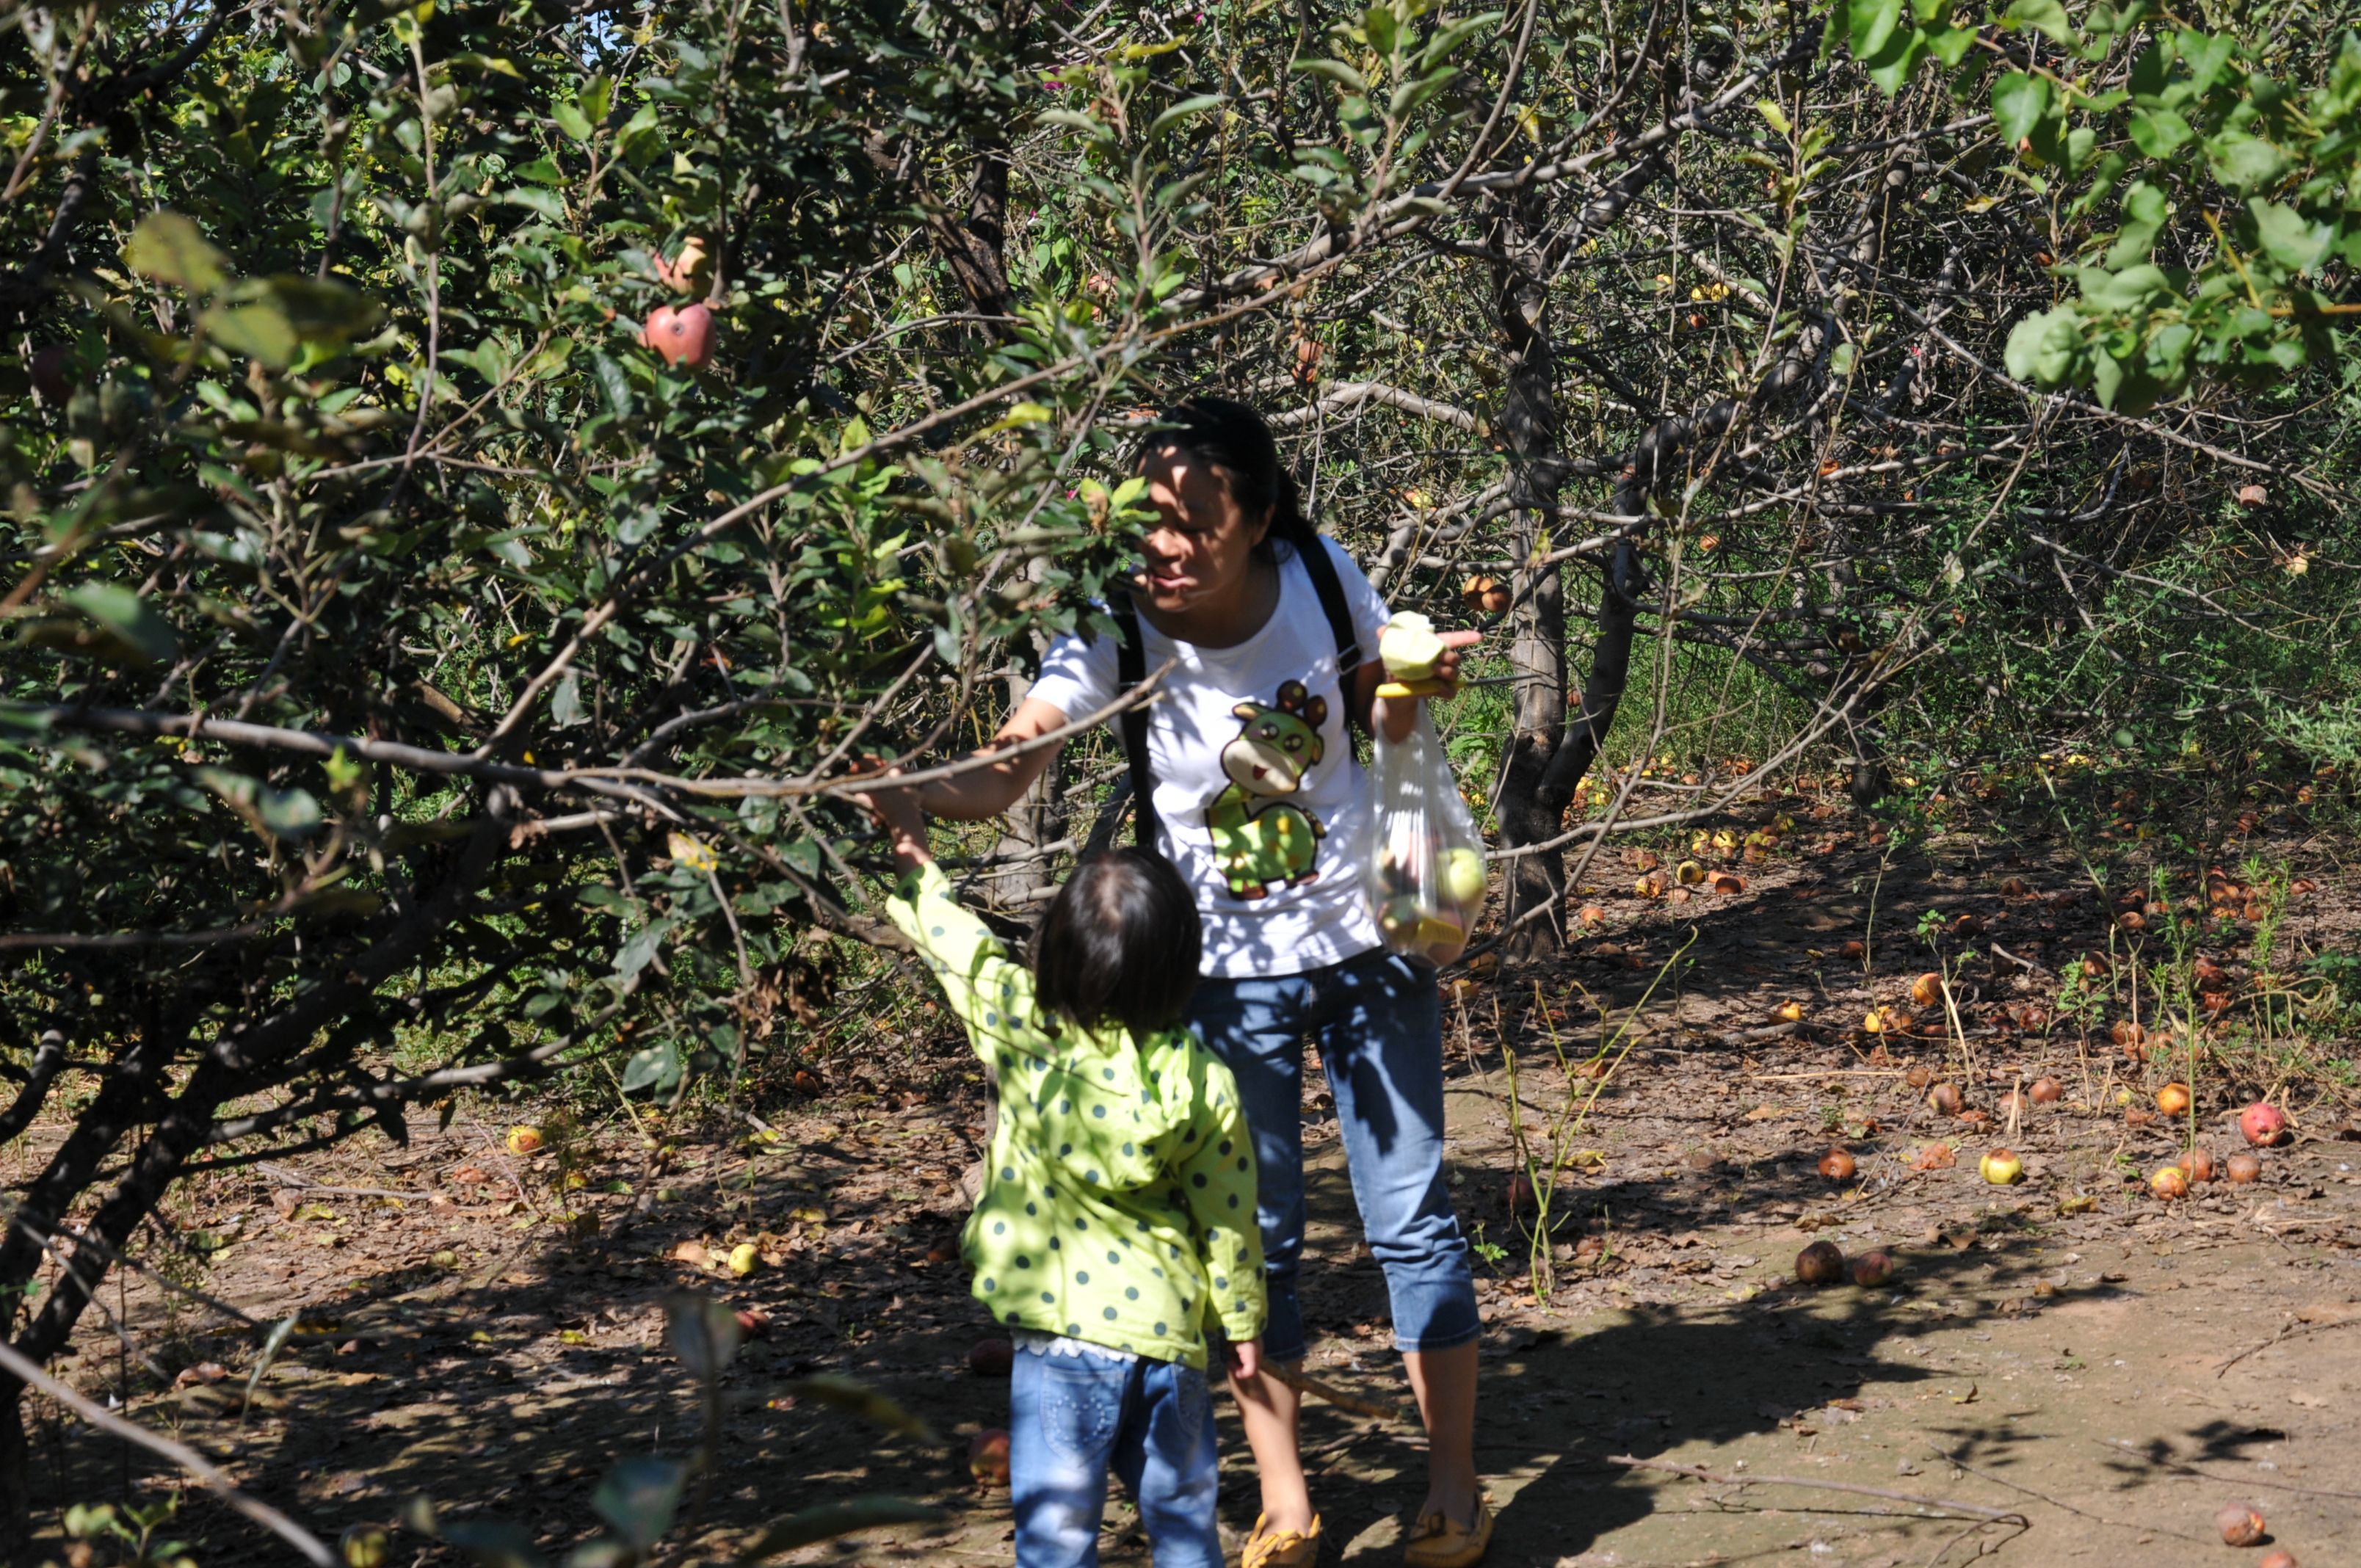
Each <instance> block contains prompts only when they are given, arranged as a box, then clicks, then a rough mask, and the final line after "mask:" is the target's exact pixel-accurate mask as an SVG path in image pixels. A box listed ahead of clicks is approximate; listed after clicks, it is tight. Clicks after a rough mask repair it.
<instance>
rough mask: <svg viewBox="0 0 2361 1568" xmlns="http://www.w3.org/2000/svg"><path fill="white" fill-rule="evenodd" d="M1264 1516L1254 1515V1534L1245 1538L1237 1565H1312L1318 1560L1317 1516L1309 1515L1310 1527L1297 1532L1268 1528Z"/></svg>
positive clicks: (1293, 1567)
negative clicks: (1310, 1516)
mask: <svg viewBox="0 0 2361 1568" xmlns="http://www.w3.org/2000/svg"><path fill="white" fill-rule="evenodd" d="M1266 1519H1267V1516H1265V1515H1262V1514H1257V1515H1255V1527H1254V1533H1253V1534H1252V1535H1250V1536H1248V1537H1246V1551H1245V1552H1242V1553H1240V1554H1239V1557H1238V1568H1312V1564H1313V1563H1317V1562H1319V1561H1320V1516H1319V1515H1318V1514H1313V1515H1312V1528H1311V1529H1310V1530H1305V1531H1302V1532H1301V1533H1298V1532H1297V1531H1295V1530H1268V1529H1266V1528H1265V1526H1266Z"/></svg>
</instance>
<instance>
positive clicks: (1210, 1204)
mask: <svg viewBox="0 0 2361 1568" xmlns="http://www.w3.org/2000/svg"><path fill="white" fill-rule="evenodd" d="M886 910H887V912H888V914H889V915H890V916H892V917H893V919H894V922H895V925H896V926H897V927H900V929H901V930H902V931H903V933H904V934H905V935H906V936H908V937H909V938H911V941H912V944H913V945H914V946H915V947H917V948H918V950H919V953H920V955H921V957H922V958H923V959H925V960H926V963H927V966H928V970H930V971H931V972H933V974H934V975H935V977H936V981H937V983H938V984H939V985H940V986H941V988H942V991H943V994H944V997H945V998H946V1000H947V1001H948V1003H949V1004H950V1011H951V1012H952V1013H953V1014H956V1015H957V1016H958V1017H959V1018H961V1020H962V1021H963V1022H964V1023H965V1024H966V1025H967V1027H968V1031H969V1035H970V1037H971V1040H972V1044H973V1046H974V1047H975V1051H976V1054H977V1056H978V1057H979V1058H982V1059H983V1061H985V1062H987V1063H989V1064H990V1065H991V1066H992V1068H993V1069H994V1073H995V1075H996V1077H997V1080H998V1087H999V1092H1000V1119H999V1127H998V1130H997V1132H996V1133H995V1134H994V1138H993V1146H992V1151H991V1163H990V1165H989V1166H988V1167H987V1170H988V1171H990V1172H991V1173H992V1179H989V1180H987V1181H986V1182H985V1185H984V1191H983V1196H982V1198H981V1199H980V1200H979V1201H978V1203H977V1205H976V1211H975V1214H974V1217H973V1218H972V1219H971V1220H970V1221H969V1223H968V1228H967V1237H966V1251H967V1257H968V1262H969V1264H970V1266H971V1267H972V1269H973V1271H974V1273H973V1279H974V1292H975V1294H976V1295H977V1297H979V1298H984V1299H988V1301H987V1304H988V1306H989V1307H990V1309H991V1310H992V1313H993V1315H994V1318H995V1319H996V1320H997V1321H1004V1322H1006V1323H1008V1324H1009V1325H1011V1326H1013V1327H1019V1328H1032V1329H1038V1330H1041V1331H1042V1332H1048V1333H1063V1334H1067V1335H1069V1336H1071V1337H1074V1338H1079V1339H1088V1340H1090V1341H1092V1342H1093V1343H1099V1344H1105V1345H1110V1346H1113V1347H1115V1348H1116V1349H1120V1350H1128V1351H1133V1352H1136V1353H1137V1354H1143V1355H1149V1356H1155V1357H1158V1358H1159V1359H1167V1360H1177V1361H1181V1362H1184V1363H1186V1364H1188V1365H1192V1366H1200V1367H1202V1366H1203V1365H1205V1336H1206V1331H1207V1330H1209V1329H1212V1328H1214V1327H1218V1328H1219V1329H1220V1330H1221V1332H1223V1333H1224V1335H1226V1336H1227V1337H1228V1338H1230V1339H1233V1340H1243V1339H1248V1338H1252V1337H1253V1336H1255V1335H1256V1334H1258V1333H1259V1332H1261V1331H1262V1320H1263V1300H1262V1249H1261V1244H1260V1240H1259V1237H1258V1234H1257V1227H1256V1225H1255V1222H1254V1201H1253V1199H1254V1192H1255V1178H1254V1161H1253V1158H1252V1157H1251V1155H1250V1153H1248V1152H1246V1151H1250V1150H1251V1148H1252V1145H1251V1143H1250V1142H1249V1141H1248V1135H1247V1130H1246V1124H1245V1119H1244V1117H1243V1115H1242V1113H1240V1112H1239V1110H1238V1109H1237V1091H1236V1088H1235V1084H1234V1082H1233V1080H1232V1079H1231V1077H1230V1073H1229V1069H1226V1068H1224V1066H1222V1064H1221V1063H1220V1062H1219V1061H1218V1060H1217V1059H1215V1058H1213V1056H1212V1055H1211V1053H1209V1052H1208V1051H1206V1050H1205V1048H1204V1047H1203V1046H1202V1045H1201V1044H1200V1043H1199V1042H1198V1041H1197V1040H1196V1039H1195V1037H1194V1036H1191V1035H1189V1034H1187V1033H1185V1032H1182V1031H1174V1032H1172V1033H1170V1034H1167V1035H1163V1036H1157V1037H1155V1038H1153V1039H1150V1040H1147V1041H1142V1042H1135V1041H1134V1040H1133V1039H1131V1038H1130V1037H1129V1036H1127V1035H1124V1034H1122V1033H1120V1032H1099V1033H1093V1032H1090V1031H1082V1030H1076V1029H1073V1028H1071V1027H1070V1026H1068V1025H1063V1024H1061V1023H1059V1022H1056V1021H1054V1020H1049V1019H1047V1018H1044V1017H1042V1016H1041V1015H1040V1011H1039V1009H1038V1007H1037V1006H1036V1005H1035V1004H1034V1000H1033V977H1032V976H1031V975H1030V974H1029V973H1027V971H1026V970H1024V969H1023V968H1022V967H1020V966H1019V965H1017V964H1016V963H1015V962H1014V961H1012V960H1011V959H1009V957H1008V955H1007V952H1006V950H1005V948H1002V946H1001V945H1000V943H999V941H998V939H997V938H994V936H993V935H992V933H991V931H990V930H989V928H987V927H985V926H984V925H983V922H982V921H981V920H979V919H977V918H976V917H975V916H974V915H973V914H972V912H970V911H968V910H967V909H965V908H962V907H961V905H960V904H959V902H958V901H957V900H956V899H955V898H953V897H952V896H951V892H950V883H949V881H948V879H946V878H945V877H944V875H943V874H942V872H940V871H939V869H937V868H935V867H932V866H928V867H925V868H923V869H922V870H921V871H920V872H918V873H917V874H916V875H915V876H914V877H911V878H908V879H906V881H905V883H904V885H903V891H902V893H901V894H900V895H899V896H897V897H895V898H894V899H891V900H888V901H887V903H886ZM1135 1237H1137V1238H1139V1241H1138V1245H1137V1246H1135V1245H1134V1238H1135ZM1077 1238H1079V1244H1080V1245H1074V1246H1068V1245H1065V1243H1066V1242H1067V1241H1068V1240H1075V1239H1077ZM1102 1260H1103V1261H1102ZM1233 1280H1235V1282H1236V1286H1235V1288H1233V1287H1232V1283H1231V1282H1232V1281H1233ZM1012 1284H1013V1287H1014V1288H1012ZM1086 1325H1087V1326H1086Z"/></svg>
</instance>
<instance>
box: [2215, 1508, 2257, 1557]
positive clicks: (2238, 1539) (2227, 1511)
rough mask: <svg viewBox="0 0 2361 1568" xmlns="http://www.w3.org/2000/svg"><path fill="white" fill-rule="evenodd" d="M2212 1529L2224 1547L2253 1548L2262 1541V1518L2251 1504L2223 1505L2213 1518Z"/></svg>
mask: <svg viewBox="0 0 2361 1568" xmlns="http://www.w3.org/2000/svg"><path fill="white" fill-rule="evenodd" d="M2213 1528H2214V1529H2216V1530H2220V1531H2221V1532H2222V1543H2223V1544H2224V1545H2225V1546H2254V1545H2257V1544H2259V1543H2260V1542H2261V1541H2262V1539H2263V1516H2262V1515H2261V1514H2260V1513H2258V1512H2257V1511H2256V1509H2255V1508H2254V1505H2253V1504H2251V1503H2225V1504H2224V1505H2223V1506H2222V1510H2221V1512H2219V1513H2217V1514H2215V1515H2214V1516H2213Z"/></svg>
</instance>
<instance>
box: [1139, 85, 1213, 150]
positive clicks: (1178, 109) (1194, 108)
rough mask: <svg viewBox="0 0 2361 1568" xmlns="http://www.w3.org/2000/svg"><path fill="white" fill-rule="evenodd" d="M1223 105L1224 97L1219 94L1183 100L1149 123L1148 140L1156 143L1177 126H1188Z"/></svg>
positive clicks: (1202, 94)
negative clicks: (1205, 113) (1190, 122)
mask: <svg viewBox="0 0 2361 1568" xmlns="http://www.w3.org/2000/svg"><path fill="white" fill-rule="evenodd" d="M1222 103H1223V99H1222V95H1221V94H1220V93H1200V94H1199V95H1198V96H1196V97H1194V98H1183V99H1182V100H1180V102H1179V103H1178V104H1173V105H1172V107H1170V108H1169V109H1167V110H1165V111H1164V113H1162V114H1160V115H1157V116H1156V118H1155V119H1153V120H1151V121H1150V122H1148V140H1149V141H1154V140H1156V139H1157V138H1158V137H1161V136H1162V135H1163V134H1164V133H1165V132H1167V131H1169V130H1170V129H1172V127H1174V126H1180V125H1186V124H1187V123H1188V122H1189V121H1191V120H1193V119H1195V118H1196V117H1197V116H1198V115H1202V114H1203V113H1204V112H1205V111H1206V110H1208V109H1218V108H1220V107H1221V106H1222Z"/></svg>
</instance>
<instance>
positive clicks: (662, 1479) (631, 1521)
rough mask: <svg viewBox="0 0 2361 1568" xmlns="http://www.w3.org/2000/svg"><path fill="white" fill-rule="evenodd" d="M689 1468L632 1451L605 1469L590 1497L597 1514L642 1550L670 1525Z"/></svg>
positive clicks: (675, 1461)
mask: <svg viewBox="0 0 2361 1568" xmlns="http://www.w3.org/2000/svg"><path fill="white" fill-rule="evenodd" d="M687 1479H688V1468H687V1466H686V1465H684V1464H681V1463H680V1462H679V1461H677V1460H673V1459H664V1458H659V1457H658V1456H657V1455H655V1454H653V1453H642V1454H635V1455H633V1456H632V1457H631V1458H629V1459H625V1460H622V1461H621V1462H620V1463H618V1464H616V1465H615V1467H614V1468H613V1469H611V1470H609V1471H608V1472H607V1477H606V1479H605V1480H603V1481H601V1482H599V1483H598V1491H597V1492H596V1493H594V1494H593V1495H592V1497H591V1498H590V1507H591V1508H592V1510H593V1511H594V1512H596V1513H597V1514H598V1517H599V1518H600V1519H605V1520H606V1521H607V1522H608V1523H609V1524H610V1525H612V1526H614V1527H615V1529H616V1530H617V1531H618V1532H619V1533H620V1535H621V1536H622V1537H623V1539H624V1540H626V1541H630V1542H631V1544H632V1545H633V1546H635V1547H637V1548H638V1549H639V1550H640V1551H641V1552H642V1553H645V1552H646V1551H647V1550H648V1548H650V1547H652V1546H653V1545H654V1544H655V1543H656V1542H657V1541H660V1540H662V1539H663V1537H664V1531H666V1530H670V1529H671V1528H672V1521H673V1515H674V1514H675V1513H676V1512H678V1511H679V1508H680V1493H681V1486H682V1484H683V1483H684V1482H686V1480H687Z"/></svg>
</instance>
